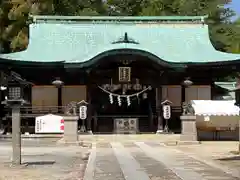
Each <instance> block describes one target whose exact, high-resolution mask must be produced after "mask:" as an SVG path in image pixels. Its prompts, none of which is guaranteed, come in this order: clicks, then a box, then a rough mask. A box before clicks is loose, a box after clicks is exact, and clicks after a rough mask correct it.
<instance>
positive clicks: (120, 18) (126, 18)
mask: <svg viewBox="0 0 240 180" xmlns="http://www.w3.org/2000/svg"><path fill="white" fill-rule="evenodd" d="M207 17H208V16H207V15H205V16H48V15H46V16H45V15H29V18H30V19H32V21H33V22H35V23H36V22H42V21H67V22H69V21H70V22H71V21H113V22H116V21H119V22H131V21H139V22H141V21H150V22H151V21H176V22H182V21H184V22H200V23H204V20H205V19H206V18H207Z"/></svg>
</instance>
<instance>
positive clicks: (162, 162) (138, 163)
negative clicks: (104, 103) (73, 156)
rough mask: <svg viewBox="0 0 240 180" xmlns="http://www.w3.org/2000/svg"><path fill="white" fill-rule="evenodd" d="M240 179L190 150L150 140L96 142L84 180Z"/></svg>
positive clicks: (239, 176)
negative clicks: (190, 154) (183, 150)
mask: <svg viewBox="0 0 240 180" xmlns="http://www.w3.org/2000/svg"><path fill="white" fill-rule="evenodd" d="M135 179H138V180H193V179H195V180H239V179H240V170H239V174H237V173H235V174H234V173H231V172H227V171H226V172H225V171H224V169H219V168H217V167H215V166H211V165H209V164H207V163H204V162H202V161H201V160H197V159H195V158H193V157H191V156H188V155H187V154H186V153H183V152H181V151H176V150H174V149H171V148H168V147H165V146H163V145H161V144H160V143H157V142H153V141H151V142H150V141H148V142H137V141H135V142H130V141H125V142H95V143H94V144H93V148H92V152H91V154H90V159H89V163H88V165H87V170H86V173H85V176H84V180H135Z"/></svg>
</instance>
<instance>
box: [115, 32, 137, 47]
mask: <svg viewBox="0 0 240 180" xmlns="http://www.w3.org/2000/svg"><path fill="white" fill-rule="evenodd" d="M118 43H130V44H139V42H137V41H135V40H134V39H133V38H130V37H128V34H127V32H125V33H124V36H122V37H120V38H119V39H118V40H117V41H114V42H112V44H118Z"/></svg>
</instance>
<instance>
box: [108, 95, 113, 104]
mask: <svg viewBox="0 0 240 180" xmlns="http://www.w3.org/2000/svg"><path fill="white" fill-rule="evenodd" d="M109 101H110V103H111V104H113V96H112V94H109Z"/></svg>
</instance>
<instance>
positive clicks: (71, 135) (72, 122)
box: [63, 116, 78, 142]
mask: <svg viewBox="0 0 240 180" xmlns="http://www.w3.org/2000/svg"><path fill="white" fill-rule="evenodd" d="M63 119H64V137H63V139H64V142H77V141H78V116H65V117H63Z"/></svg>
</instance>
